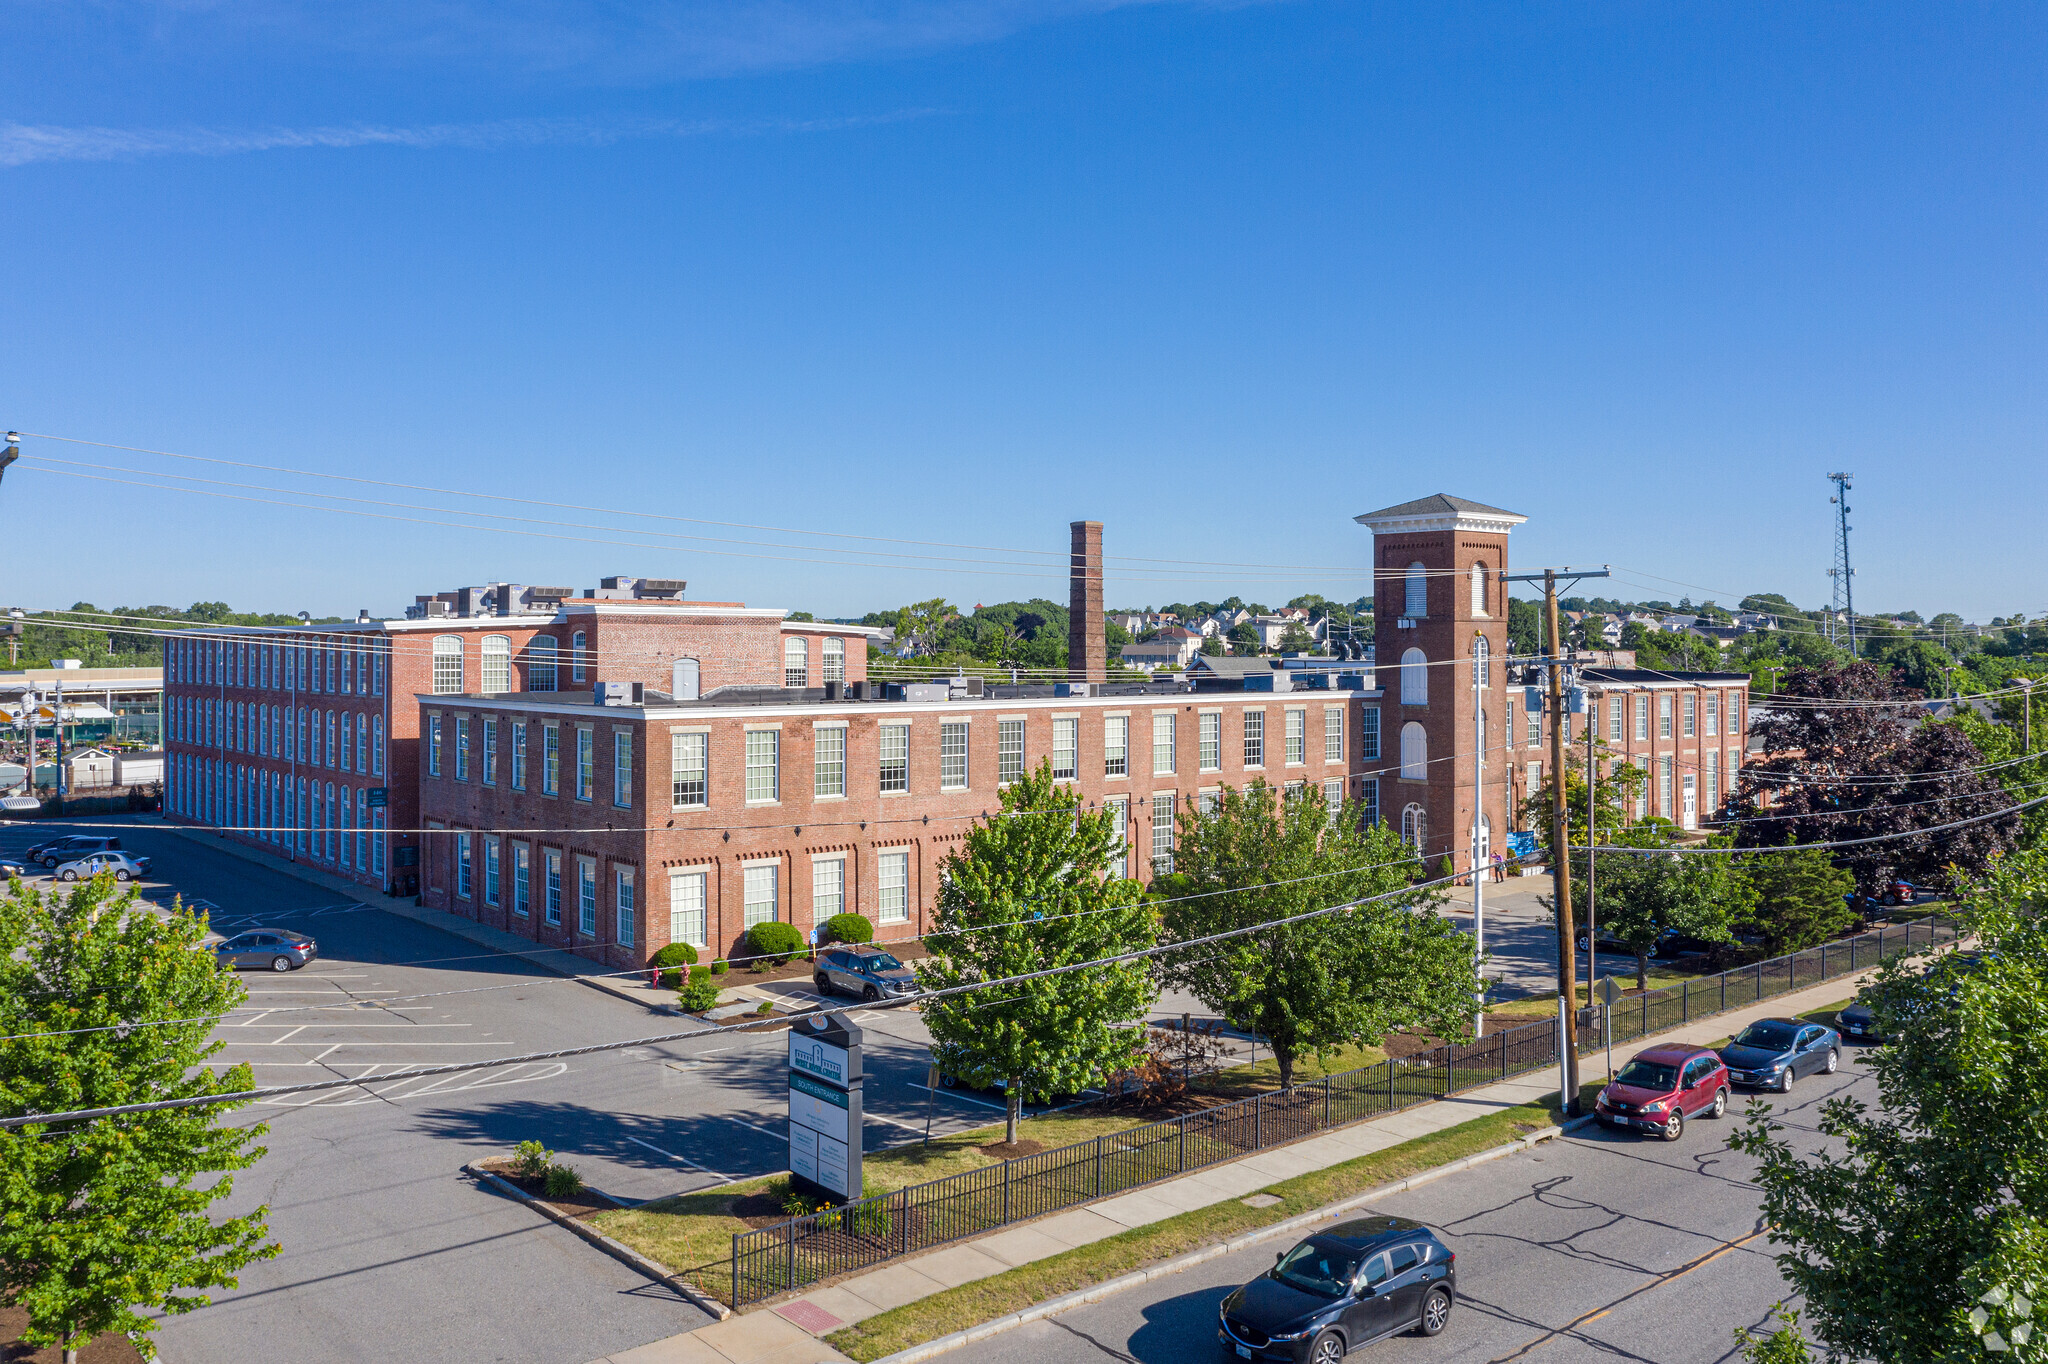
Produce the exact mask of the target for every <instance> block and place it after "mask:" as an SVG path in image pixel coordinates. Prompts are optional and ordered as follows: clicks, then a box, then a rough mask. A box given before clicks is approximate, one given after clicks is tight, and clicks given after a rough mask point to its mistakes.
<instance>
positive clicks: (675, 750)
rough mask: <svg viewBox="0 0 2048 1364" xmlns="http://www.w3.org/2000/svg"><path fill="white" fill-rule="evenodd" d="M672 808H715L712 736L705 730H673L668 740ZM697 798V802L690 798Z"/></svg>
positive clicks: (670, 803) (670, 805)
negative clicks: (712, 783) (712, 788)
mask: <svg viewBox="0 0 2048 1364" xmlns="http://www.w3.org/2000/svg"><path fill="white" fill-rule="evenodd" d="M668 780H669V808H670V809H674V810H705V809H709V808H710V806H711V735H710V733H709V732H708V731H706V730H701V729H673V730H670V731H669V736H668ZM693 794H694V796H695V797H696V798H695V799H694V800H693V799H691V798H690V797H691V796H692V795H693Z"/></svg>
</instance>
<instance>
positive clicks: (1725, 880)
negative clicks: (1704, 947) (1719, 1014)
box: [1543, 828, 1754, 989]
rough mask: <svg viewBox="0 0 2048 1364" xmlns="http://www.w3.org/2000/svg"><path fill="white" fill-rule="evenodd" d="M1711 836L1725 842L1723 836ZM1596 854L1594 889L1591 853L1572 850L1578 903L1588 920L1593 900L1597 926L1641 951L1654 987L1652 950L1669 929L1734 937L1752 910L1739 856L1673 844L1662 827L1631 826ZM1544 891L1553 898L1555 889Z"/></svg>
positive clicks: (1640, 972)
mask: <svg viewBox="0 0 2048 1364" xmlns="http://www.w3.org/2000/svg"><path fill="white" fill-rule="evenodd" d="M1708 843H1709V846H1719V847H1725V846H1726V840H1725V839H1722V838H1713V839H1709V840H1708ZM1596 855H1597V856H1598V858H1599V865H1598V867H1596V868H1594V869H1593V870H1594V875H1593V881H1592V889H1591V893H1590V895H1589V894H1588V891H1587V885H1586V871H1587V865H1586V863H1587V855H1586V854H1584V853H1573V854H1572V860H1571V868H1572V904H1573V906H1574V907H1575V911H1576V913H1577V914H1578V915H1579V916H1580V921H1581V923H1582V924H1583V922H1584V916H1585V913H1586V908H1585V907H1586V905H1587V904H1588V903H1589V902H1590V903H1591V905H1592V907H1593V910H1594V915H1595V917H1594V923H1595V926H1596V927H1598V929H1599V930H1600V931H1601V932H1602V933H1604V934H1606V935H1608V936H1609V937H1612V938H1615V939H1617V940H1618V941H1619V942H1620V943H1621V944H1622V945H1623V946H1625V947H1627V948H1628V950H1629V951H1630V952H1631V953H1633V954H1634V956H1635V959H1636V987H1637V988H1638V989H1648V988H1649V984H1650V954H1651V953H1653V952H1654V951H1656V949H1657V942H1658V940H1659V939H1660V938H1662V937H1663V936H1664V935H1665V934H1666V933H1682V934H1684V935H1685V936H1687V937H1689V938H1698V939H1700V940H1702V941H1704V942H1729V941H1731V940H1732V939H1733V938H1734V934H1733V933H1732V932H1731V931H1730V930H1729V925H1730V923H1731V922H1734V921H1737V920H1739V919H1741V918H1743V917H1746V916H1747V915H1748V913H1749V912H1750V911H1749V904H1750V900H1751V898H1752V896H1753V894H1754V892H1753V891H1752V890H1751V889H1750V886H1749V884H1748V882H1747V881H1746V880H1744V878H1743V877H1742V876H1741V874H1740V873H1739V872H1737V871H1736V869H1735V868H1734V867H1733V866H1731V865H1730V863H1731V862H1732V861H1733V860H1734V859H1733V858H1730V857H1722V856H1708V855H1700V854H1694V855H1691V856H1688V855H1685V854H1682V853H1675V852H1671V851H1669V850H1668V849H1667V848H1666V845H1665V838H1664V835H1663V833H1662V832H1661V831H1660V830H1656V829H1646V828H1637V829H1630V830H1626V831H1624V832H1623V833H1621V834H1619V835H1617V836H1615V838H1614V839H1613V840H1612V841H1611V842H1610V843H1607V844H1603V845H1602V846H1601V847H1600V850H1599V852H1598V853H1597V854H1596ZM1543 898H1544V902H1545V904H1546V906H1548V903H1549V897H1543ZM1549 907H1550V908H1551V909H1552V912H1553V914H1554V913H1555V907H1554V906H1549Z"/></svg>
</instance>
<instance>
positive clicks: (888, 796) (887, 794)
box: [881, 791, 910, 800]
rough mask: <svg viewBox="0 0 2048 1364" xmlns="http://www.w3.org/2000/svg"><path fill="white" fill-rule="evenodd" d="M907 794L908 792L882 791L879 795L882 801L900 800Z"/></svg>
mask: <svg viewBox="0 0 2048 1364" xmlns="http://www.w3.org/2000/svg"><path fill="white" fill-rule="evenodd" d="M909 794H910V792H908V791H884V792H882V793H881V797H882V799H883V800H901V799H902V798H903V797H905V796H907V795H909Z"/></svg>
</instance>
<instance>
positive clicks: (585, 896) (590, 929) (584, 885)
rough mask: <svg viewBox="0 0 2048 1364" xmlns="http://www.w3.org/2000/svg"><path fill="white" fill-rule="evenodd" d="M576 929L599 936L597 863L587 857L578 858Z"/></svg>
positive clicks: (584, 933) (592, 936) (591, 936)
mask: <svg viewBox="0 0 2048 1364" xmlns="http://www.w3.org/2000/svg"><path fill="white" fill-rule="evenodd" d="M576 931H577V932H579V933H581V934H583V935H584V936H585V937H590V938H594V937H596V936H597V863H595V862H593V861H591V860H590V859H589V858H587V857H579V858H577V859H576Z"/></svg>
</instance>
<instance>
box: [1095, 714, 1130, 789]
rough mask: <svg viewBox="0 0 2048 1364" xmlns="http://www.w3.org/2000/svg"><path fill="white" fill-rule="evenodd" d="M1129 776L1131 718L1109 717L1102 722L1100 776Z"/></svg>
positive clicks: (1123, 716)
mask: <svg viewBox="0 0 2048 1364" xmlns="http://www.w3.org/2000/svg"><path fill="white" fill-rule="evenodd" d="M1130 774H1131V717H1130V716H1128V715H1111V716H1108V717H1107V718H1105V719H1104V720H1103V722H1102V775H1103V776H1105V777H1128V776H1129V775H1130Z"/></svg>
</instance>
